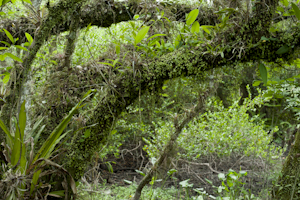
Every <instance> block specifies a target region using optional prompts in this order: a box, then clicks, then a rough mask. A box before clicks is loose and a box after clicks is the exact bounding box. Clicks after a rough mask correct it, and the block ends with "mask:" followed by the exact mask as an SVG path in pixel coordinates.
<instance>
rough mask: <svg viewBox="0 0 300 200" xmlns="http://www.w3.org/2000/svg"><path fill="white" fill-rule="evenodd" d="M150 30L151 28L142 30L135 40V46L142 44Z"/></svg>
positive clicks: (146, 27)
mask: <svg viewBox="0 0 300 200" xmlns="http://www.w3.org/2000/svg"><path fill="white" fill-rule="evenodd" d="M149 28H150V26H145V27H144V28H142V29H141V30H140V31H139V32H138V34H137V35H136V37H135V38H134V39H135V45H136V44H138V43H140V42H141V41H142V40H143V39H144V37H145V36H146V34H147V33H148V31H149Z"/></svg>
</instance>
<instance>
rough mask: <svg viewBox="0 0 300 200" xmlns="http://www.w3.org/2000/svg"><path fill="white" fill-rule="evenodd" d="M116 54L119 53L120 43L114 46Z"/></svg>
mask: <svg viewBox="0 0 300 200" xmlns="http://www.w3.org/2000/svg"><path fill="white" fill-rule="evenodd" d="M116 54H120V45H117V46H116Z"/></svg>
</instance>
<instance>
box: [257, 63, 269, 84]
mask: <svg viewBox="0 0 300 200" xmlns="http://www.w3.org/2000/svg"><path fill="white" fill-rule="evenodd" d="M258 68H259V72H260V76H261V79H262V80H263V82H264V84H265V85H267V83H268V72H267V69H266V67H265V65H264V64H263V63H259V67H258Z"/></svg>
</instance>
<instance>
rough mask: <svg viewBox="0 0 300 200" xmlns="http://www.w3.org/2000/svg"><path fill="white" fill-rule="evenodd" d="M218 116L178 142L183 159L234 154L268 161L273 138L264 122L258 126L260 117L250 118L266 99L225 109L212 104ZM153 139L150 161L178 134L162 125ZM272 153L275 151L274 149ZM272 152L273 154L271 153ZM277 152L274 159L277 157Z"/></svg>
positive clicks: (210, 115) (193, 126)
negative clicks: (171, 137) (263, 158)
mask: <svg viewBox="0 0 300 200" xmlns="http://www.w3.org/2000/svg"><path fill="white" fill-rule="evenodd" d="M211 103H212V104H213V107H214V108H215V110H217V111H215V112H210V111H208V112H207V113H205V114H203V115H201V116H200V117H198V118H197V119H196V120H194V121H193V122H191V123H190V124H189V128H188V129H184V130H183V132H182V134H181V136H180V137H179V139H178V146H179V148H180V152H179V157H182V158H185V159H186V158H187V159H190V160H196V159H197V158H199V157H201V156H207V155H216V156H218V157H224V156H230V155H231V154H232V153H235V154H241V155H243V154H245V155H248V156H250V155H256V156H259V155H260V156H262V157H266V156H267V154H268V153H267V152H268V149H269V146H268V144H269V143H270V141H271V136H270V135H268V134H267V132H265V131H264V128H265V127H264V124H263V122H260V123H255V122H254V121H255V118H256V117H257V116H253V117H252V118H250V117H249V115H248V114H247V112H248V111H250V110H252V109H255V107H256V106H261V105H262V103H263V102H262V98H261V97H257V98H255V99H254V100H252V101H250V100H247V101H245V103H244V105H242V106H239V105H238V104H237V103H235V104H234V105H232V106H231V107H229V108H228V109H225V108H224V107H223V106H222V105H217V104H215V103H214V102H211ZM155 126H156V135H152V137H153V139H152V140H148V139H145V141H146V143H147V145H145V148H144V149H145V150H146V151H147V153H148V154H149V156H150V157H158V156H159V155H160V151H161V150H162V148H163V146H164V145H165V143H166V142H167V141H168V140H169V137H170V134H171V133H172V132H173V131H174V128H173V124H172V123H170V122H158V123H157V124H155ZM270 148H271V149H274V147H272V146H270ZM271 152H272V151H271ZM275 154H276V153H275V152H274V156H275Z"/></svg>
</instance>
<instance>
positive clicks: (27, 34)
mask: <svg viewBox="0 0 300 200" xmlns="http://www.w3.org/2000/svg"><path fill="white" fill-rule="evenodd" d="M25 36H26V38H27V40H28V42H29V46H30V45H31V44H32V42H33V38H32V37H31V35H30V34H29V33H25Z"/></svg>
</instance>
